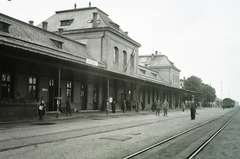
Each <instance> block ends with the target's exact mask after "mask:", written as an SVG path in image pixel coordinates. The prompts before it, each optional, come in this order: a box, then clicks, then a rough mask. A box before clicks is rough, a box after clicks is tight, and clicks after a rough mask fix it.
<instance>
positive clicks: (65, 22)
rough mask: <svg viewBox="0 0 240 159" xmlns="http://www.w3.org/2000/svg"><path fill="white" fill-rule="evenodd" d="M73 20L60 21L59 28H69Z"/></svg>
mask: <svg viewBox="0 0 240 159" xmlns="http://www.w3.org/2000/svg"><path fill="white" fill-rule="evenodd" d="M73 20H74V19H69V20H61V21H60V22H61V26H69V25H71V24H72V22H73Z"/></svg>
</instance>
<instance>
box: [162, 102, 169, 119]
mask: <svg viewBox="0 0 240 159" xmlns="http://www.w3.org/2000/svg"><path fill="white" fill-rule="evenodd" d="M168 106H169V104H168V102H167V99H165V100H164V102H163V112H164V116H167V113H168Z"/></svg>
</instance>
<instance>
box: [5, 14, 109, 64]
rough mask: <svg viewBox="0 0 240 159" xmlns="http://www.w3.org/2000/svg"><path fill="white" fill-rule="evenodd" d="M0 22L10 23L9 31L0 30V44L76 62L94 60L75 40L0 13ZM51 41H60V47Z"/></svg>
mask: <svg viewBox="0 0 240 159" xmlns="http://www.w3.org/2000/svg"><path fill="white" fill-rule="evenodd" d="M0 22H4V23H7V24H10V27H9V33H7V32H4V31H1V30H0V44H3V43H4V44H5V45H7V44H11V45H15V46H19V47H20V48H25V49H30V50H32V51H33V50H35V52H38V53H40V54H45V55H47V56H52V57H55V58H59V59H64V60H67V61H72V62H77V63H86V59H89V60H92V61H96V60H95V58H94V57H93V56H92V55H91V53H90V52H89V50H88V49H87V48H86V47H85V46H84V45H82V44H80V43H78V42H76V41H73V40H70V39H67V38H65V37H63V36H60V35H57V34H54V33H51V32H49V31H46V30H43V29H41V28H38V27H35V26H33V25H30V24H27V23H24V22H22V21H19V20H16V19H14V18H11V17H8V16H6V15H4V14H1V13H0ZM53 41H57V42H59V43H62V48H58V47H57V46H56V45H55V44H54V42H53ZM33 52H34V51H33ZM99 66H101V67H104V66H103V64H102V63H99Z"/></svg>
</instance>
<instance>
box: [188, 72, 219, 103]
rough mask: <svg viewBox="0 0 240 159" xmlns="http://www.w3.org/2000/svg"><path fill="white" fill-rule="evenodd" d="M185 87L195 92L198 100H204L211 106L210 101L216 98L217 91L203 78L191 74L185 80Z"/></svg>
mask: <svg viewBox="0 0 240 159" xmlns="http://www.w3.org/2000/svg"><path fill="white" fill-rule="evenodd" d="M184 88H185V89H188V90H191V91H193V92H195V93H193V95H194V96H195V100H196V102H203V103H204V105H205V106H209V104H210V102H214V100H215V99H216V91H215V89H214V88H212V87H211V86H210V85H208V84H204V83H203V82H202V80H201V78H198V77H196V76H191V77H189V78H187V79H186V80H185V81H184Z"/></svg>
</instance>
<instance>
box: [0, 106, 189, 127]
mask: <svg viewBox="0 0 240 159" xmlns="http://www.w3.org/2000/svg"><path fill="white" fill-rule="evenodd" d="M175 111H179V112H180V111H181V109H179V108H174V109H169V112H175ZM185 111H188V109H187V110H185ZM161 113H163V112H162V111H161ZM139 114H140V115H147V114H155V112H153V111H152V110H143V111H142V110H140V111H139V112H138V113H137V112H135V110H132V111H125V113H123V112H122V111H121V110H120V109H119V110H116V113H112V112H111V111H109V112H108V114H107V113H106V112H105V111H99V110H84V111H80V112H74V113H72V116H69V115H68V116H66V113H62V114H61V115H60V116H59V117H58V118H57V117H56V113H55V112H47V113H46V115H45V116H43V121H41V122H48V121H57V120H71V119H77V118H96V117H114V116H116V117H119V116H130V115H131V116H134V115H139ZM33 122H39V120H38V116H37V115H36V116H35V117H29V118H28V117H19V118H18V117H13V118H0V125H2V124H11V123H12V124H13V123H33Z"/></svg>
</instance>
